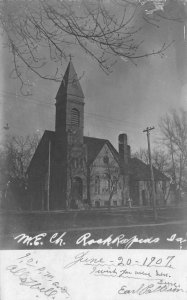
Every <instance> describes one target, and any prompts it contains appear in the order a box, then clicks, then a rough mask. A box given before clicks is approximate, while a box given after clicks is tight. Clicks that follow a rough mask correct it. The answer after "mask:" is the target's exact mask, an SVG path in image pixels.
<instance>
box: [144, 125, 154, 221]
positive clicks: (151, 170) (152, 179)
mask: <svg viewBox="0 0 187 300" xmlns="http://www.w3.org/2000/svg"><path fill="white" fill-rule="evenodd" d="M153 129H155V128H154V127H147V128H146V129H145V130H143V132H146V133H147V144H148V155H149V164H150V172H151V185H152V205H153V214H154V220H155V221H156V220H157V209H156V195H155V181H154V173H153V165H152V158H151V146H150V131H151V130H153Z"/></svg>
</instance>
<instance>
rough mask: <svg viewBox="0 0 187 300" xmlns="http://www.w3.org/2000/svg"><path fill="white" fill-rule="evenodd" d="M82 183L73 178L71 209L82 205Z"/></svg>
mask: <svg viewBox="0 0 187 300" xmlns="http://www.w3.org/2000/svg"><path fill="white" fill-rule="evenodd" d="M82 194H83V183H82V179H81V178H80V177H75V178H73V185H72V201H71V208H79V204H80V203H82V196H83V195H82Z"/></svg>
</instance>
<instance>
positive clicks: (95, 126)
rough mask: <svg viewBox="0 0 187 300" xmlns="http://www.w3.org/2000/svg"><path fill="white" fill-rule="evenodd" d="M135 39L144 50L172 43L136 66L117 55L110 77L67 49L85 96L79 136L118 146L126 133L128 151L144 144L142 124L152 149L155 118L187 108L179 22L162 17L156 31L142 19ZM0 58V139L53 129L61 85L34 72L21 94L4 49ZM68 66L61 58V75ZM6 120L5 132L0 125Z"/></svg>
mask: <svg viewBox="0 0 187 300" xmlns="http://www.w3.org/2000/svg"><path fill="white" fill-rule="evenodd" d="M185 9H186V8H185ZM186 27H187V26H186ZM186 32H187V30H186ZM186 35H187V33H186ZM140 38H143V39H145V44H144V46H143V47H145V50H151V49H156V48H159V47H160V46H161V45H162V43H163V42H170V41H172V40H174V41H175V42H174V43H173V44H172V46H170V47H169V49H168V50H167V51H166V52H165V53H164V56H163V57H160V56H149V57H147V58H144V59H140V60H138V61H137V66H135V65H134V64H133V63H131V62H130V61H124V60H123V59H121V58H118V60H117V63H116V64H115V65H114V67H113V72H112V73H111V74H110V75H106V74H105V73H104V72H103V71H102V70H101V69H100V67H99V66H98V64H97V63H96V62H95V61H93V59H92V58H91V57H89V56H87V55H86V54H85V53H83V52H82V51H79V50H77V49H76V50H75V49H72V61H73V64H74V67H75V69H76V71H77V74H78V76H80V77H81V75H82V74H84V75H83V76H82V77H81V79H80V84H81V86H82V89H83V92H84V95H85V122H84V134H85V135H87V136H93V137H98V138H106V139H109V140H110V141H111V142H112V143H113V145H114V146H115V147H116V148H117V141H118V135H119V134H120V133H127V135H128V142H129V144H130V146H131V151H132V152H135V151H137V150H138V149H140V148H146V147H147V140H146V135H145V133H143V130H144V129H145V128H146V127H147V126H154V127H155V130H153V131H152V132H151V141H152V147H154V145H155V142H156V141H157V140H158V138H159V137H160V134H159V126H158V123H159V119H160V117H161V116H163V115H164V114H166V113H167V112H169V111H170V109H172V108H176V109H178V108H180V107H183V108H184V109H186V110H187V36H186V37H185V36H184V24H183V23H178V22H173V21H163V22H162V26H161V30H157V29H156V28H154V27H153V26H151V25H150V24H147V23H146V24H144V27H143V30H142V33H141V35H140ZM185 38H186V39H185ZM1 39H2V37H1ZM1 44H2V43H1ZM0 57H1V61H0V64H1V85H0V107H1V123H0V125H1V137H2V136H6V135H7V134H18V135H26V134H30V133H34V132H35V133H36V132H39V133H40V134H43V132H44V130H54V127H55V105H54V104H55V96H56V93H57V91H58V88H59V85H60V84H59V83H55V82H51V81H45V80H41V79H39V78H36V77H34V76H33V77H32V83H33V89H32V95H31V96H28V97H23V96H22V95H21V94H20V83H19V81H18V80H17V79H12V78H10V72H11V67H12V65H11V57H10V54H9V53H8V49H7V48H1V50H0ZM67 64H68V60H67V61H64V63H63V65H62V73H64V72H65V70H66V67H67ZM6 123H8V125H9V129H8V130H5V129H4V128H3V127H4V126H5V125H6Z"/></svg>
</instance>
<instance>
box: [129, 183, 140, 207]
mask: <svg viewBox="0 0 187 300" xmlns="http://www.w3.org/2000/svg"><path fill="white" fill-rule="evenodd" d="M130 198H131V199H132V200H133V203H132V205H134V206H139V181H136V180H130Z"/></svg>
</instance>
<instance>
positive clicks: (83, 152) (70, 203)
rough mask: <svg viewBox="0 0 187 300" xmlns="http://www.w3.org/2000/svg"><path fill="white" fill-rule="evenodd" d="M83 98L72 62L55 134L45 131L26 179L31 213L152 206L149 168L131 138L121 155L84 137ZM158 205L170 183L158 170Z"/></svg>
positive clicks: (104, 143)
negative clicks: (134, 152)
mask: <svg viewBox="0 0 187 300" xmlns="http://www.w3.org/2000/svg"><path fill="white" fill-rule="evenodd" d="M84 105H85V102H84V94H83V91H82V88H81V85H80V83H79V79H78V76H77V74H76V72H75V69H74V66H73V63H72V61H70V62H69V64H68V66H67V69H66V72H65V74H64V77H63V80H62V83H61V85H60V87H59V90H58V92H57V95H56V119H55V131H48V130H46V131H45V132H44V134H43V136H42V138H41V140H40V142H39V144H38V147H37V149H36V151H35V153H34V155H33V157H32V160H31V162H30V165H29V168H28V171H27V174H28V187H29V193H30V201H31V203H30V207H31V209H33V210H48V211H49V210H62V209H77V208H78V209H86V208H88V207H104V206H105V207H108V206H126V205H128V200H129V198H130V199H132V205H134V206H150V205H151V200H150V199H151V198H152V197H151V190H152V189H151V178H150V168H149V166H148V165H146V164H145V163H143V162H142V161H141V160H139V159H137V158H131V151H130V146H129V145H128V142H127V135H126V134H125V133H124V134H120V135H119V137H118V144H119V148H118V151H117V150H116V149H115V148H114V146H113V145H112V144H111V143H110V141H109V140H107V139H100V138H95V137H86V136H84ZM154 178H155V192H156V199H157V204H164V203H165V204H166V202H167V201H168V199H169V198H168V193H169V192H168V186H169V179H168V178H167V177H166V176H165V175H164V174H163V173H161V172H160V171H158V170H156V169H155V168H154Z"/></svg>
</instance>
